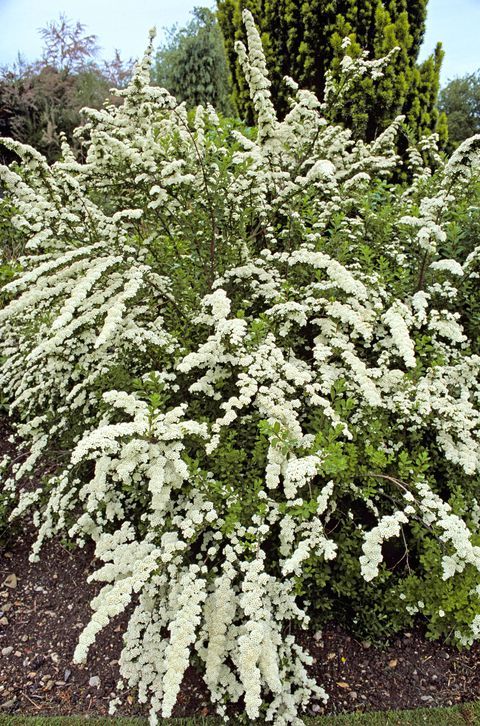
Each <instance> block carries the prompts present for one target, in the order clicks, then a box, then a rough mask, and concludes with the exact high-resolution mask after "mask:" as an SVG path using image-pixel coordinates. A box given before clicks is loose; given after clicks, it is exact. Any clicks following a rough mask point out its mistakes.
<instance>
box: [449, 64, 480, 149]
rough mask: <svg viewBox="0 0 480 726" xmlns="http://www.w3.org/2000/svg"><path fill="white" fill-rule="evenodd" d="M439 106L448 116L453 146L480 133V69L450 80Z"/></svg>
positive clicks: (451, 144)
mask: <svg viewBox="0 0 480 726" xmlns="http://www.w3.org/2000/svg"><path fill="white" fill-rule="evenodd" d="M439 106H440V108H441V109H442V111H444V113H445V114H446V115H447V118H448V139H449V143H450V146H451V147H452V148H455V147H456V146H458V144H459V143H461V142H462V141H464V140H465V139H468V138H469V137H470V136H473V135H474V134H478V133H480V70H477V71H476V72H475V73H470V74H467V75H465V76H462V77H461V78H454V79H453V80H452V81H449V83H448V84H447V85H446V86H445V88H442V90H441V91H440V98H439Z"/></svg>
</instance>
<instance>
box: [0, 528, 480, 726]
mask: <svg viewBox="0 0 480 726" xmlns="http://www.w3.org/2000/svg"><path fill="white" fill-rule="evenodd" d="M32 540H33V532H32V531H28V530H27V531H24V532H22V533H21V534H19V535H18V534H17V536H16V537H15V538H13V537H12V538H11V540H10V542H9V543H8V545H7V548H6V550H5V551H4V552H3V553H2V555H1V556H0V708H2V709H3V712H7V713H22V714H36V715H47V714H48V715H54V714H55V715H72V714H87V713H88V714H91V715H94V714H95V715H105V714H106V713H107V712H108V702H109V700H110V698H111V697H112V696H113V690H114V687H115V684H116V682H117V679H118V665H117V659H118V656H119V653H120V650H121V641H122V622H121V621H120V620H117V621H115V622H113V623H111V624H110V626H109V627H108V628H106V629H105V631H104V632H103V633H102V634H101V635H100V637H99V639H98V642H97V644H96V645H95V647H94V648H92V651H91V654H90V657H89V660H88V663H87V665H85V666H77V665H73V664H72V654H73V651H74V649H75V645H76V642H77V637H78V634H79V632H80V631H81V629H82V628H83V626H84V625H85V624H86V623H87V621H88V619H89V614H90V608H89V601H90V599H91V598H92V597H93V595H94V594H95V592H96V591H97V590H98V584H86V583H85V579H86V576H87V575H88V574H89V573H90V572H91V571H92V570H93V569H94V563H93V558H92V548H90V547H89V548H85V549H84V550H80V549H77V550H75V551H73V552H71V551H69V550H68V549H67V548H65V547H64V546H63V545H62V544H61V543H60V542H59V541H51V542H48V543H47V544H46V545H45V548H44V550H43V555H42V557H41V560H40V562H38V563H34V564H32V563H30V562H29V561H28V555H29V551H30V547H31V543H32ZM305 637H306V636H305ZM305 643H306V644H307V645H308V646H309V648H310V650H311V653H312V654H313V656H314V658H315V659H316V663H315V666H314V668H315V673H316V675H317V676H318V680H319V682H320V683H322V684H323V685H324V686H325V688H326V690H327V692H328V693H330V700H329V702H328V705H327V706H326V708H325V709H324V708H323V706H320V705H317V704H313V706H312V714H313V713H323V712H325V713H342V712H347V711H369V710H382V709H392V708H414V707H416V706H428V705H431V706H442V705H452V704H456V703H461V702H464V701H470V700H475V699H479V698H480V663H479V656H480V647H479V646H478V644H477V645H475V646H474V647H473V648H471V649H470V651H465V652H461V653H459V652H457V651H456V650H454V649H451V648H448V647H445V646H444V645H442V644H441V643H430V642H428V641H426V640H425V639H424V638H423V637H422V634H421V632H420V631H413V632H412V633H405V634H404V635H403V636H402V637H399V638H397V639H396V640H395V641H394V642H393V643H392V644H391V646H390V647H388V648H387V649H386V650H379V649H377V648H375V647H373V646H372V645H370V644H369V643H367V642H364V643H361V642H359V641H357V640H356V639H355V638H353V637H352V636H351V635H348V634H347V633H345V632H343V631H342V630H340V629H339V628H336V627H334V626H329V627H327V628H326V629H325V630H324V631H323V632H322V633H317V634H311V635H310V636H309V637H308V638H307V639H305ZM211 712H212V711H211V709H210V707H209V703H208V697H207V694H206V690H205V688H204V686H203V683H202V680H201V678H200V677H199V676H198V674H196V673H195V672H194V670H193V669H190V670H189V671H188V672H187V674H186V677H185V681H184V686H183V688H182V693H181V698H180V699H179V702H178V704H177V708H176V712H175V714H174V715H176V716H192V715H202V716H206V715H207V714H209V713H211ZM119 713H121V714H123V715H135V714H145V713H146V709H145V708H141V707H139V706H138V705H136V704H135V700H134V697H133V694H132V695H130V696H128V698H127V702H126V703H125V704H124V706H123V707H122V708H121V709H120V710H119Z"/></svg>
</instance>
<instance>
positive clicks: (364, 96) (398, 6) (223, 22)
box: [218, 0, 446, 141]
mask: <svg viewBox="0 0 480 726" xmlns="http://www.w3.org/2000/svg"><path fill="white" fill-rule="evenodd" d="M427 1H428V0H263V2H262V1H261V0H218V19H219V23H220V27H221V29H222V32H223V35H224V37H225V46H226V52H227V58H228V62H229V64H230V68H231V72H232V79H233V87H234V90H233V94H234V100H235V103H236V105H237V107H238V109H239V111H240V114H241V115H242V116H243V117H244V118H246V120H247V121H251V120H252V106H251V102H250V101H249V99H248V93H247V88H246V84H245V80H244V78H243V76H242V74H241V72H240V68H239V64H238V60H237V57H236V52H235V41H236V40H241V39H243V32H244V31H243V26H242V20H241V12H242V9H243V8H248V9H249V10H250V11H251V12H252V14H253V15H254V17H255V19H256V22H257V24H258V26H259V28H260V31H261V35H262V41H263V44H264V48H265V52H266V56H267V64H268V69H269V73H270V78H271V81H272V88H271V90H272V96H273V100H274V103H275V105H276V107H277V110H278V111H279V112H280V113H281V114H285V113H286V112H287V111H288V103H287V95H288V93H287V89H286V87H285V84H284V83H283V77H284V76H285V75H290V76H292V77H293V79H294V80H295V81H297V82H298V83H299V84H300V86H302V87H306V88H310V89H311V90H313V91H315V93H316V94H317V95H318V96H319V97H322V95H323V91H324V88H325V82H326V77H327V72H328V71H331V72H332V73H333V74H334V75H338V73H339V70H340V64H341V61H342V59H343V57H344V56H345V55H351V56H353V57H356V56H358V55H359V54H360V53H361V52H362V51H364V50H366V51H368V53H369V57H370V58H381V57H383V56H385V55H387V54H388V53H389V51H391V50H392V49H393V48H395V47H397V48H398V51H397V52H396V55H395V56H394V58H393V61H392V63H391V64H390V65H389V67H388V68H386V69H385V71H384V75H383V77H381V78H379V79H378V80H377V81H373V80H372V79H371V78H370V77H369V78H365V79H364V81H363V82H362V83H361V84H359V85H358V86H357V87H356V88H355V90H354V91H353V92H352V93H351V94H350V95H349V98H348V99H346V100H345V101H344V103H343V104H342V108H341V112H340V115H341V117H339V118H335V119H332V120H336V121H343V122H344V123H346V124H347V125H348V126H349V127H350V128H352V130H353V132H354V134H355V136H356V137H360V138H365V139H367V140H371V139H373V138H375V137H376V136H378V134H379V133H381V132H382V131H383V130H384V129H385V128H386V127H387V125H388V123H389V122H391V121H392V119H393V118H394V117H395V116H397V115H398V114H404V115H405V116H406V121H407V125H408V127H409V128H410V130H411V133H412V134H413V136H414V137H417V138H419V137H420V136H421V135H423V134H425V133H432V132H434V131H436V132H438V133H439V135H440V136H441V141H445V140H446V123H445V118H444V117H443V116H442V115H441V114H439V112H438V110H437V108H436V100H437V95H438V89H439V74H440V66H441V61H442V57H443V51H442V49H441V45H440V44H438V45H437V47H436V49H435V52H434V54H433V55H432V56H431V57H430V58H428V59H427V60H426V61H424V62H423V63H422V64H420V65H419V64H418V63H417V59H418V53H419V50H420V46H421V43H422V40H423V36H424V32H425V21H426V12H427ZM345 37H348V38H349V40H350V44H349V45H348V47H345V46H344V44H343V43H342V41H343V39H344V38H345Z"/></svg>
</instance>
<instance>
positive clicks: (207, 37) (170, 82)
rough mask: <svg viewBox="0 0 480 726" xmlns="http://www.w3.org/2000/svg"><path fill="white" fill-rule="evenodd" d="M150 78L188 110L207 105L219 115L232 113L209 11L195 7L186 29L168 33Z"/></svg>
mask: <svg viewBox="0 0 480 726" xmlns="http://www.w3.org/2000/svg"><path fill="white" fill-rule="evenodd" d="M152 77H153V81H154V82H155V83H157V84H158V85H159V86H163V87H165V88H167V89H168V90H169V91H170V93H172V94H173V95H174V96H175V97H176V98H177V99H178V100H179V101H185V102H186V104H187V106H189V107H195V106H198V105H199V104H202V105H206V104H207V103H210V104H212V106H214V107H215V108H216V109H217V110H218V111H221V112H222V113H225V114H229V113H232V105H231V101H230V85H229V71H228V66H227V59H226V55H225V48H224V41H223V37H222V33H221V30H220V28H219V26H218V23H217V20H216V17H215V14H214V13H213V12H212V11H211V10H209V9H208V8H201V7H197V8H195V9H194V10H193V19H192V20H191V21H190V22H189V23H188V25H186V26H185V27H184V28H181V29H178V28H177V27H176V26H174V27H173V28H172V29H171V30H170V31H169V34H168V39H167V41H166V42H165V43H164V44H163V45H162V46H161V47H160V48H159V50H158V52H157V57H156V62H155V65H154V69H153V74H152Z"/></svg>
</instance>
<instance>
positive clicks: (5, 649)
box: [2, 645, 13, 655]
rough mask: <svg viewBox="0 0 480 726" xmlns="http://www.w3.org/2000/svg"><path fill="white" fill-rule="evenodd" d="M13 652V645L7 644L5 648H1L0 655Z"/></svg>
mask: <svg viewBox="0 0 480 726" xmlns="http://www.w3.org/2000/svg"><path fill="white" fill-rule="evenodd" d="M12 653H13V646H11V645H9V646H8V647H6V648H2V655H11V654H12Z"/></svg>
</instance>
